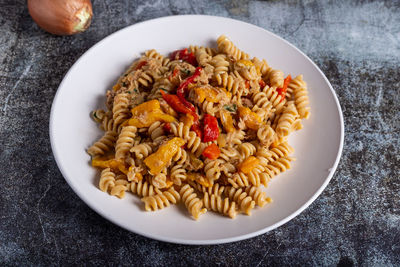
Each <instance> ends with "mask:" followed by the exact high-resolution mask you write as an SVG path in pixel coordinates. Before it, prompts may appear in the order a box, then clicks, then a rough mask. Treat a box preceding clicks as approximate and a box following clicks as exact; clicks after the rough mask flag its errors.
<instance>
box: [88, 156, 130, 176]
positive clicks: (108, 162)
mask: <svg viewBox="0 0 400 267" xmlns="http://www.w3.org/2000/svg"><path fill="white" fill-rule="evenodd" d="M92 166H93V167H98V168H102V169H105V168H111V169H114V170H119V171H120V172H122V173H124V174H127V173H128V169H127V168H126V166H125V164H123V163H121V162H120V161H118V160H116V159H104V158H94V159H92Z"/></svg>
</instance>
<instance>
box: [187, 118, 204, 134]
mask: <svg viewBox="0 0 400 267" xmlns="http://www.w3.org/2000/svg"><path fill="white" fill-rule="evenodd" d="M190 130H191V131H193V132H195V133H196V134H197V136H198V137H200V138H201V137H202V134H201V128H200V123H199V120H197V121H195V122H194V124H193V125H192V127H190Z"/></svg>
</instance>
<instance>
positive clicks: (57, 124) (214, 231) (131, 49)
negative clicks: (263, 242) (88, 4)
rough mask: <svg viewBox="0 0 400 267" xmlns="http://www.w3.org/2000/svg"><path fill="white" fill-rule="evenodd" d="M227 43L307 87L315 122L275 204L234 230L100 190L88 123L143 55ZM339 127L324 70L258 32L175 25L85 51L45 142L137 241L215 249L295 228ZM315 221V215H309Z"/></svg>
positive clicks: (154, 26) (80, 188) (330, 160)
mask: <svg viewBox="0 0 400 267" xmlns="http://www.w3.org/2000/svg"><path fill="white" fill-rule="evenodd" d="M221 34H225V35H226V36H228V37H229V38H230V39H231V40H232V41H233V42H234V43H235V44H236V45H237V46H238V47H239V48H240V49H242V50H244V51H245V52H247V53H249V54H250V55H251V56H256V57H258V58H261V59H262V58H264V59H266V60H267V61H268V63H269V65H270V66H272V67H273V68H276V69H281V70H283V71H284V73H286V74H291V75H292V77H295V76H296V75H298V74H303V75H304V79H305V81H306V82H307V84H308V86H309V98H310V106H311V112H312V113H311V116H310V119H308V120H303V124H304V129H303V130H301V131H298V132H296V133H293V134H292V135H291V136H290V139H289V143H290V144H291V145H292V146H293V147H294V148H295V150H296V151H295V153H294V157H296V158H297V160H296V161H294V162H293V166H292V169H290V170H289V171H287V172H285V173H283V174H281V175H279V176H277V177H275V178H274V179H273V181H272V182H271V183H270V184H269V186H268V188H267V189H266V192H267V195H268V196H270V197H271V198H272V199H273V203H272V204H269V205H267V206H265V207H264V208H256V209H255V210H254V211H253V212H252V216H245V215H242V214H239V215H238V216H237V217H236V219H234V220H232V219H229V218H226V217H222V216H219V215H218V214H214V213H212V212H209V213H207V214H205V215H203V216H201V217H200V219H199V220H198V221H195V220H193V219H192V218H191V217H190V216H189V215H188V213H187V212H186V210H185V208H184V207H178V206H173V207H170V208H167V209H164V210H161V211H158V212H145V211H144V210H143V205H142V203H141V202H140V199H139V198H137V197H136V196H134V195H133V194H129V193H128V194H127V196H126V197H125V198H124V199H122V200H121V199H118V198H116V197H112V196H109V195H108V194H105V193H103V192H102V191H100V190H99V189H98V181H99V171H98V170H95V169H93V168H92V167H91V166H90V157H89V155H88V154H87V153H86V149H87V148H88V147H89V146H90V145H91V144H92V143H93V142H94V141H95V140H97V139H98V138H99V137H100V136H101V135H102V131H101V130H100V129H99V128H98V127H97V125H96V124H95V123H94V122H93V121H92V120H91V119H90V117H89V114H90V112H91V111H92V110H93V109H97V108H99V107H104V102H105V92H106V90H107V89H110V88H111V87H112V85H113V84H114V83H115V81H116V80H117V78H118V77H119V75H120V74H121V73H122V72H123V71H124V70H125V69H126V68H127V66H129V65H130V63H131V62H132V61H133V60H134V59H136V58H138V57H139V56H140V55H141V53H143V52H144V51H145V50H148V49H152V48H155V49H157V50H158V51H159V52H161V53H162V54H168V53H169V52H171V51H174V50H177V49H182V48H184V47H187V46H189V45H191V44H195V45H203V46H215V45H216V44H215V41H216V39H217V37H218V36H219V35H221ZM343 128H344V127H343V118H342V112H341V109H340V105H339V102H338V99H337V97H336V95H335V93H334V90H333V89H332V86H331V85H330V83H329V81H328V80H327V79H326V77H325V75H324V74H323V73H322V72H321V70H320V69H319V68H318V67H317V66H316V65H315V64H314V63H313V62H312V61H311V60H310V59H309V58H308V57H307V56H306V55H304V54H303V53H302V52H301V51H300V50H298V49H297V48H296V47H294V46H293V45H291V44H290V43H288V42H287V41H285V40H283V39H282V38H280V37H278V36H277V35H275V34H272V33H270V32H268V31H266V30H264V29H262V28H259V27H257V26H254V25H251V24H248V23H244V22H241V21H237V20H232V19H228V18H222V17H212V16H197V15H189V16H173V17H164V18H159V19H154V20H150V21H145V22H142V23H138V24H135V25H132V26H129V27H127V28H124V29H122V30H120V31H118V32H116V33H114V34H112V35H110V36H108V37H107V38H105V39H103V40H102V41H100V42H99V43H97V44H96V45H95V46H93V47H92V48H91V49H89V50H88V51H87V52H86V53H85V54H84V55H83V56H82V57H81V58H80V59H79V60H78V61H77V62H76V63H75V64H74V65H73V66H72V68H71V69H70V70H69V72H68V73H67V74H66V75H65V78H64V80H63V81H62V83H61V84H60V87H59V88H58V91H57V94H56V96H55V98H54V102H53V106H52V110H51V118H50V138H51V145H52V149H53V153H54V157H55V159H56V161H57V164H58V167H59V168H60V170H61V172H62V174H63V176H64V177H65V180H66V181H67V182H68V184H69V185H70V186H71V187H72V189H73V190H74V191H75V192H76V193H77V194H78V196H79V197H80V198H81V199H82V200H83V201H85V202H86V203H87V204H88V205H89V206H90V207H91V208H92V209H94V210H95V211H96V212H97V213H99V214H100V215H102V216H103V217H104V218H106V219H108V220H110V221H112V222H113V223H115V224H117V225H119V226H121V227H123V228H125V229H127V230H129V231H132V232H134V233H137V234H140V235H143V236H146V237H150V238H154V239H158V240H162V241H167V242H173V243H182V244H217V243H226V242H233V241H238V240H242V239H246V238H250V237H254V236H256V235H259V234H262V233H265V232H268V231H270V230H272V229H274V228H276V227H278V226H280V225H282V224H284V223H286V222H287V221H289V220H291V219H292V218H294V217H295V216H296V215H298V214H299V213H300V212H301V211H303V210H304V209H305V208H306V207H307V206H308V205H310V204H311V203H312V202H313V201H314V200H315V199H316V198H317V196H318V195H319V194H320V193H321V192H322V190H323V189H324V188H325V187H326V185H327V184H328V182H329V180H330V179H331V177H332V176H333V173H334V172H335V169H336V167H337V165H338V162H339V159H340V155H341V151H342V146H343V135H344V130H343ZM311 214H312V213H311Z"/></svg>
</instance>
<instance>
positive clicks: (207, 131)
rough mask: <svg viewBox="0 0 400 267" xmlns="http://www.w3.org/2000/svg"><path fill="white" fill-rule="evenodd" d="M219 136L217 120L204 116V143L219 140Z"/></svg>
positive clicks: (208, 115) (207, 115)
mask: <svg viewBox="0 0 400 267" xmlns="http://www.w3.org/2000/svg"><path fill="white" fill-rule="evenodd" d="M218 136H219V129H218V121H217V118H215V117H214V116H211V115H210V114H206V115H205V116H204V127H203V142H210V141H214V140H217V139H218Z"/></svg>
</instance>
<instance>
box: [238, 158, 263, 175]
mask: <svg viewBox="0 0 400 267" xmlns="http://www.w3.org/2000/svg"><path fill="white" fill-rule="evenodd" d="M259 164H260V160H259V159H258V158H256V157H254V156H250V157H248V158H247V159H245V160H244V161H243V162H242V163H240V164H239V166H238V169H239V170H240V171H241V172H243V173H245V174H248V173H250V172H251V171H252V170H253V169H254V168H255V167H257V166H258V165H259Z"/></svg>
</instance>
